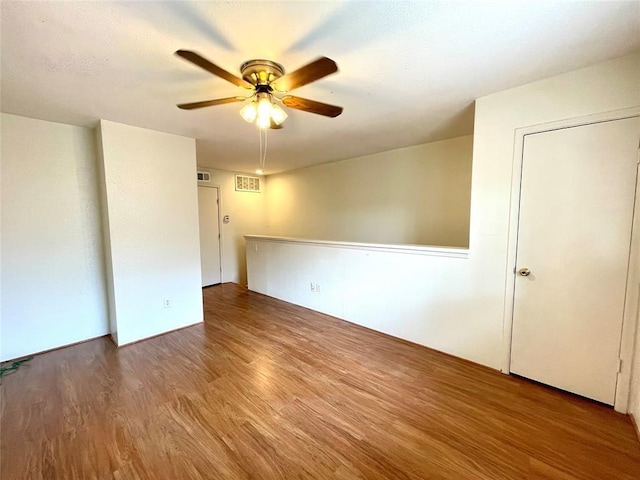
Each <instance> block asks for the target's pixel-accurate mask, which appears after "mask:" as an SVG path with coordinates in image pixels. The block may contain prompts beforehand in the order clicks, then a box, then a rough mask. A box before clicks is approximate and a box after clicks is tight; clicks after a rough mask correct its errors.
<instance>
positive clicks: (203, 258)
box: [198, 185, 222, 287]
mask: <svg viewBox="0 0 640 480" xmlns="http://www.w3.org/2000/svg"><path fill="white" fill-rule="evenodd" d="M219 193H220V192H219V189H218V187H205V186H201V185H198V216H199V223H200V266H201V271H202V286H203V287H208V286H210V285H216V284H218V283H221V282H222V261H221V252H220V196H219Z"/></svg>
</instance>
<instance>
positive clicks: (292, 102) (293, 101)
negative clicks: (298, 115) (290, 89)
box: [282, 95, 342, 117]
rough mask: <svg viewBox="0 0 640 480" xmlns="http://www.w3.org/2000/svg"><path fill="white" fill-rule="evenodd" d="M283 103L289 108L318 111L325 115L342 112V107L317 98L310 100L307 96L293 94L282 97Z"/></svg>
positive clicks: (330, 115) (317, 112)
mask: <svg viewBox="0 0 640 480" xmlns="http://www.w3.org/2000/svg"><path fill="white" fill-rule="evenodd" d="M282 103H284V104H285V105H286V106H287V107H289V108H295V109H296V110H303V111H305V112H310V113H316V114H318V115H324V116H325V117H337V116H338V115H340V114H341V113H342V107H337V106H335V105H329V104H328V103H321V102H316V101H315V100H309V99H306V98H300V97H294V96H293V95H287V96H286V97H282Z"/></svg>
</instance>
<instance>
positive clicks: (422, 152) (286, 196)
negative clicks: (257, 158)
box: [267, 136, 473, 247]
mask: <svg viewBox="0 0 640 480" xmlns="http://www.w3.org/2000/svg"><path fill="white" fill-rule="evenodd" d="M472 147H473V137H472V136H465V137H459V138H454V139H450V140H443V141H440V142H434V143H428V144H424V145H418V146H414V147H408V148H401V149H397V150H391V151H388V152H383V153H379V154H375V155H367V156H364V157H358V158H353V159H349V160H345V161H341V162H337V163H331V164H327V165H320V166H317V167H310V168H306V169H302V170H296V171H293V172H288V173H282V174H277V175H271V176H269V177H268V178H267V185H268V188H269V194H268V195H267V206H268V221H269V228H268V232H269V235H275V236H288V237H298V238H309V239H319V240H338V241H348V242H362V243H388V244H421V245H448V246H460V247H465V246H467V245H468V241H469V200H470V196H471V191H470V187H471V157H472Z"/></svg>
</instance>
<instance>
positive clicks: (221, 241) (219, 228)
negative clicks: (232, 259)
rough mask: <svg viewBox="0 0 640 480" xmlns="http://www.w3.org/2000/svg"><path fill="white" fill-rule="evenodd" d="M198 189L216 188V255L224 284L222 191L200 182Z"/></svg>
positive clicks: (215, 186) (216, 186) (217, 186)
mask: <svg viewBox="0 0 640 480" xmlns="http://www.w3.org/2000/svg"><path fill="white" fill-rule="evenodd" d="M199 170H200V169H199ZM207 171H208V170H207ZM200 187H204V188H217V189H218V232H219V233H220V242H219V243H218V244H219V246H220V248H219V249H218V255H219V256H220V283H224V265H223V264H222V259H223V258H224V254H223V249H224V245H223V237H224V235H222V218H221V216H220V214H221V212H222V190H221V189H220V185H205V184H203V183H201V182H198V188H200ZM198 228H200V225H199V224H198ZM203 288H204V287H203Z"/></svg>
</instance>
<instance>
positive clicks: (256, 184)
mask: <svg viewBox="0 0 640 480" xmlns="http://www.w3.org/2000/svg"><path fill="white" fill-rule="evenodd" d="M236 191H238V192H259V191H260V177H249V176H247V175H236Z"/></svg>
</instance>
